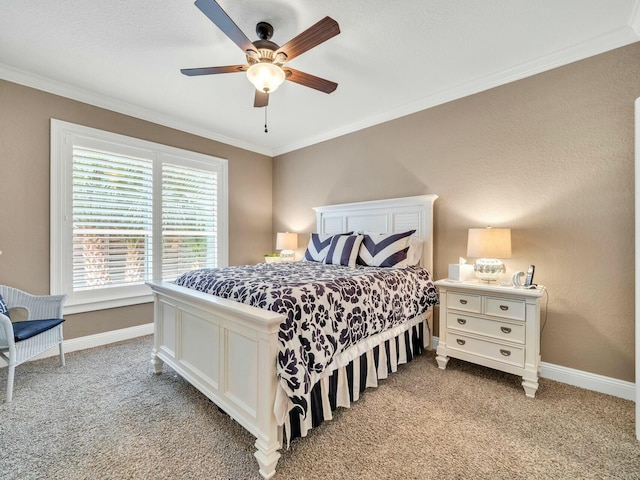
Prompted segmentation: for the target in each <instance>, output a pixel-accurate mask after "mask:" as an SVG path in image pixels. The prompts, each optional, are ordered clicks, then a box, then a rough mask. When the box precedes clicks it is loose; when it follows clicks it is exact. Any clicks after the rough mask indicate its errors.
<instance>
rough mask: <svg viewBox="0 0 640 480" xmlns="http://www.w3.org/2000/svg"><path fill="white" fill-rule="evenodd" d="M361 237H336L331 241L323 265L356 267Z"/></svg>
mask: <svg viewBox="0 0 640 480" xmlns="http://www.w3.org/2000/svg"><path fill="white" fill-rule="evenodd" d="M362 238H363V237H362V235H336V236H334V237H333V238H332V239H331V245H330V246H329V251H328V252H327V258H325V259H324V263H329V264H331V265H347V266H349V267H355V266H356V260H357V259H358V252H359V251H360V244H361V243H362Z"/></svg>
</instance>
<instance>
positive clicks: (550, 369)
mask: <svg viewBox="0 0 640 480" xmlns="http://www.w3.org/2000/svg"><path fill="white" fill-rule="evenodd" d="M439 340H440V339H439V338H438V337H433V348H437V347H438V341H439ZM540 376H541V377H542V378H548V379H549V380H555V381H556V382H562V383H566V384H568V385H573V386H574V387H580V388H584V389H586V390H593V391H594V392H599V393H605V394H607V395H613V396H614V397H620V398H624V399H625V400H631V401H634V402H635V401H636V384H635V383H632V382H625V381H624V380H618V379H616V378H611V377H605V376H603V375H598V374H596V373H589V372H584V371H582V370H576V369H574V368H568V367H562V366H560V365H554V364H552V363H547V362H542V364H541V368H540Z"/></svg>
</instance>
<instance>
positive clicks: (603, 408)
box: [0, 337, 640, 480]
mask: <svg viewBox="0 0 640 480" xmlns="http://www.w3.org/2000/svg"><path fill="white" fill-rule="evenodd" d="M151 343H152V339H151V337H143V338H140V339H136V340H131V341H127V342H123V343H119V344H114V345H110V346H106V347H100V348H96V349H91V350H85V351H82V352H74V353H70V354H67V365H66V366H65V367H60V366H59V365H58V363H57V358H56V357H52V358H48V359H44V360H39V361H36V362H31V363H28V364H25V365H21V366H19V367H18V368H17V370H16V384H15V391H14V401H13V403H10V404H5V403H2V404H0V439H1V440H0V442H1V443H0V478H2V479H6V480H9V479H19V480H27V479H47V480H49V479H65V480H74V479H234V480H236V479H258V478H260V477H259V475H258V473H257V470H258V467H257V463H256V461H255V459H254V458H253V453H254V451H255V449H254V447H253V443H254V441H255V439H254V438H253V437H252V436H251V435H250V434H249V433H247V432H246V431H245V430H244V429H242V428H241V427H240V426H239V425H238V424H237V423H235V422H234V421H232V420H231V419H230V418H229V417H227V416H226V415H224V414H222V413H220V412H219V411H218V409H217V408H216V407H215V405H213V404H212V403H211V402H209V401H208V400H207V399H206V398H205V397H204V396H203V395H201V394H200V393H198V392H197V391H196V390H195V389H194V388H193V387H191V386H190V385H188V384H187V383H186V382H185V381H183V380H182V379H181V378H180V377H178V376H177V375H176V374H175V373H174V372H173V371H171V370H169V369H168V368H167V367H165V369H164V372H163V373H162V374H161V375H153V374H152V373H151V368H150V365H149V359H150V352H151ZM6 375H7V372H6V369H2V370H0V386H1V387H2V388H1V391H2V394H0V400H3V398H4V388H5V385H6ZM634 414H635V405H634V404H633V402H630V401H626V400H621V399H619V398H615V397H610V396H607V395H602V394H598V393H594V392H590V391H587V390H581V389H578V388H575V387H571V386H569V385H564V384H561V383H557V382H553V381H550V380H546V379H542V380H541V385H540V389H539V390H538V394H537V397H536V399H535V400H531V399H527V398H525V396H524V392H523V390H522V388H521V387H520V379H519V378H517V377H515V376H511V375H507V374H502V373H500V372H496V371H493V370H490V369H486V368H483V367H479V366H475V365H471V364H466V363H464V362H461V361H457V360H455V359H452V360H451V361H450V362H449V366H448V367H447V370H445V371H441V370H438V368H437V367H436V363H435V360H434V356H433V353H430V354H427V355H424V356H422V357H419V358H418V359H417V360H416V361H414V362H412V363H410V364H407V365H404V366H402V367H401V369H400V372H399V373H397V374H395V375H392V376H391V377H390V378H389V379H387V380H384V381H382V382H381V385H380V386H379V387H378V388H377V389H370V390H368V391H367V392H366V393H365V394H364V396H363V397H361V399H360V400H359V401H358V402H357V403H355V404H354V405H353V407H352V408H351V409H342V410H340V411H338V412H337V414H336V415H335V419H334V420H333V421H330V422H325V423H324V424H323V425H322V426H321V427H320V428H317V429H314V430H313V431H312V432H311V434H310V435H309V436H308V437H306V438H304V439H298V440H296V441H295V442H293V443H292V445H291V447H290V448H289V449H288V450H285V451H283V455H282V458H281V459H280V462H279V463H278V468H277V473H276V476H275V477H274V478H275V479H276V480H280V479H296V480H303V479H318V478H323V479H340V480H346V479H373V478H375V479H430V478H433V479H525V478H526V479H602V478H616V479H617V478H619V479H634V478H637V479H640V443H638V442H637V441H636V439H635V431H634V429H635V426H634Z"/></svg>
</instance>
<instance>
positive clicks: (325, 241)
mask: <svg viewBox="0 0 640 480" xmlns="http://www.w3.org/2000/svg"><path fill="white" fill-rule="evenodd" d="M352 233H353V232H347V233H340V234H339V235H351V234H352ZM335 236H336V235H325V234H322V233H312V234H311V238H309V245H308V246H307V251H306V252H304V259H305V260H308V261H310V262H321V263H322V262H324V259H325V258H327V252H328V251H329V246H330V245H331V239H332V238H333V237H335Z"/></svg>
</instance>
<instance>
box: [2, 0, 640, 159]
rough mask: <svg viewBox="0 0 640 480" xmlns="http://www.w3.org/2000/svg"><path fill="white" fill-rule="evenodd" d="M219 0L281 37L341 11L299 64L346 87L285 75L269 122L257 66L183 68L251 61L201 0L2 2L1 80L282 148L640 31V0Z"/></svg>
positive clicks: (586, 52)
mask: <svg viewBox="0 0 640 480" xmlns="http://www.w3.org/2000/svg"><path fill="white" fill-rule="evenodd" d="M218 2H219V4H220V5H221V6H222V8H223V9H225V11H226V12H227V13H228V14H229V15H230V16H231V18H232V19H233V20H234V21H235V22H236V24H237V25H238V26H239V27H240V28H241V29H242V30H243V31H244V33H245V34H246V35H247V37H249V38H250V39H251V40H255V39H256V38H257V37H256V34H255V25H256V23H258V22H259V21H267V22H269V23H271V24H272V25H273V27H274V30H275V33H274V36H273V38H272V40H273V41H274V42H276V43H277V44H279V45H283V44H284V43H286V42H287V41H288V40H290V39H291V38H293V37H294V36H296V35H297V34H298V33H300V32H302V31H303V30H305V29H306V28H308V27H310V26H311V25H313V24H314V23H315V22H317V21H318V20H320V19H322V18H323V17H325V16H327V15H329V16H331V17H332V18H334V19H335V20H336V21H337V22H338V23H339V25H340V30H341V33H340V34H339V35H338V36H336V37H334V38H332V39H330V40H328V41H327V42H325V43H323V44H321V45H319V46H317V47H316V48H314V49H312V50H310V51H308V52H306V53H304V54H303V55H301V56H299V57H297V58H294V59H293V60H292V61H291V62H290V64H288V65H290V66H291V67H292V68H295V69H297V70H302V71H304V72H307V73H311V74H313V75H316V76H319V77H322V78H326V79H328V80H332V81H335V82H337V83H338V84H339V86H338V89H337V90H336V91H335V92H334V93H332V94H330V95H327V94H324V93H321V92H318V91H315V90H312V89H309V88H306V87H303V86H301V85H298V84H294V83H291V82H285V83H284V84H283V85H282V86H281V87H280V88H279V89H278V91H277V92H274V93H273V94H272V95H271V98H270V102H269V108H268V121H269V133H264V127H263V124H264V109H257V108H254V107H253V95H254V94H253V87H252V86H251V84H250V83H249V82H248V80H247V79H246V76H245V74H243V73H233V74H225V75H210V76H202V77H186V76H184V75H182V74H181V73H180V69H181V68H192V67H207V66H218V65H235V64H241V63H245V59H244V55H243V53H242V51H241V50H240V49H239V48H238V47H237V46H236V45H235V44H234V43H233V42H232V41H231V40H229V39H228V38H227V37H226V36H225V35H224V34H223V33H222V32H221V31H220V30H219V29H218V28H217V27H216V26H215V25H214V24H213V23H211V22H210V21H209V19H207V18H206V17H205V16H204V14H202V12H200V10H198V9H197V8H196V7H195V6H194V5H193V1H192V0H153V1H151V0H109V1H97V0H56V1H48V2H44V1H42V0H0V78H4V79H6V80H10V81H14V82H18V83H22V84H25V85H30V86H33V87H36V88H39V89H42V90H46V91H50V92H52V93H56V94H60V95H64V96H67V97H70V98H74V99H77V100H81V101H85V102H88V103H91V104H94V105H98V106H101V107H106V108H110V109H112V110H115V111H119V112H122V113H126V114H129V115H134V116H137V117H140V118H143V119H146V120H150V121H154V122H157V123H160V124H163V125H167V126H170V127H174V128H178V129H181V130H185V131H188V132H192V133H195V134H198V135H202V136H205V137H208V138H212V139H214V140H220V141H223V142H226V143H229V144H232V145H236V146H239V147H243V148H247V149H249V150H253V151H256V152H260V153H265V154H267V155H277V154H280V153H284V152H287V151H291V150H295V149H296V148H300V147H303V146H307V145H311V144H313V143H316V142H319V141H322V140H326V139H329V138H333V137H335V136H338V135H341V134H345V133H348V132H351V131H355V130H358V129H360V128H364V127H368V126H371V125H374V124H377V123H380V122H383V121H387V120H390V119H393V118H396V117H399V116H402V115H406V114H409V113H413V112H415V111H418V110H422V109H425V108H428V107H430V106H433V105H437V104H440V103H443V102H446V101H449V100H453V99H455V98H460V97H462V96H465V95H469V94H472V93H475V92H478V91H482V90H485V89H487V88H491V87H493V86H497V85H501V84H504V83H507V82H510V81H513V80H516V79H519V78H523V77H526V76H528V75H532V74H535V73H538V72H541V71H544V70H548V69H550V68H554V67H557V66H560V65H563V64H566V63H569V62H572V61H575V60H579V59H581V58H585V57H588V56H591V55H595V54H598V53H602V52H605V51H607V50H611V49H613V48H617V47H619V46H622V45H626V44H629V43H632V42H635V41H638V40H639V39H640V36H639V33H640V13H639V12H638V3H639V1H638V0H535V1H534V0H482V1H477V0H475V1H474V0H401V1H399V0H396V1H380V0H348V1H346V0H323V1H319V0H235V1H234V0H218ZM0 108H1V106H0Z"/></svg>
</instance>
